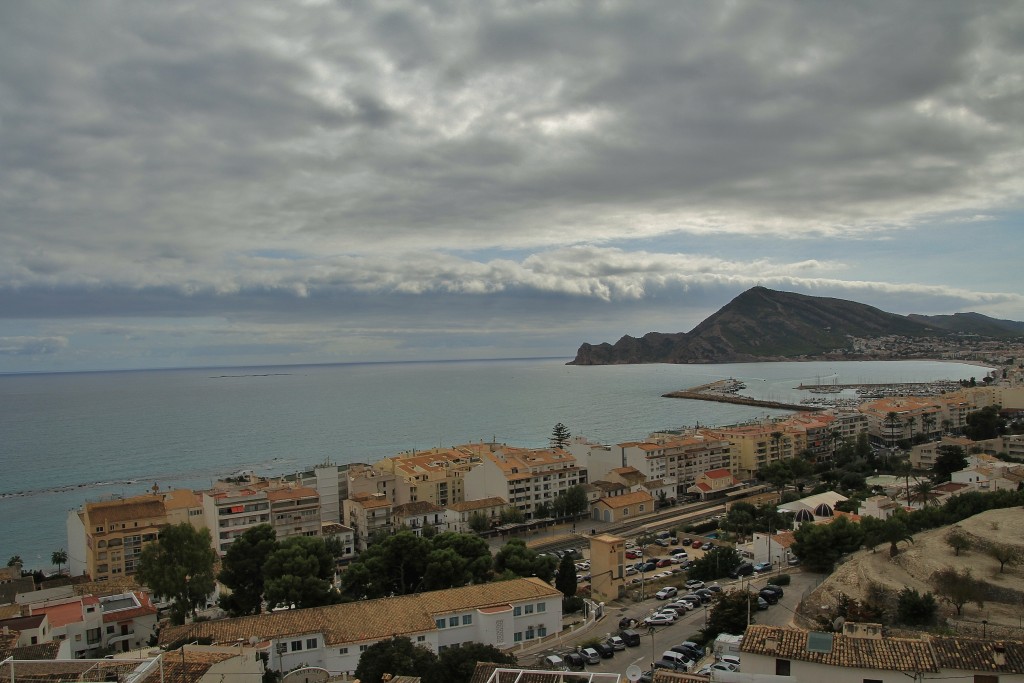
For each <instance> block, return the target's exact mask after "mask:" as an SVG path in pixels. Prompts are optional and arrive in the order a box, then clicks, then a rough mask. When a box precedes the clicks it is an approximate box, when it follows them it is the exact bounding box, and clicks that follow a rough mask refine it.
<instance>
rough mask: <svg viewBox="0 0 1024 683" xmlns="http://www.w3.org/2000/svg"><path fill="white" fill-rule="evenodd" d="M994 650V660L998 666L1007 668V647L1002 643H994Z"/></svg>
mask: <svg viewBox="0 0 1024 683" xmlns="http://www.w3.org/2000/svg"><path fill="white" fill-rule="evenodd" d="M992 649H993V650H994V651H995V652H994V656H993V660H994V661H995V664H996V666H1006V646H1005V645H1003V644H1002V643H993V645H992Z"/></svg>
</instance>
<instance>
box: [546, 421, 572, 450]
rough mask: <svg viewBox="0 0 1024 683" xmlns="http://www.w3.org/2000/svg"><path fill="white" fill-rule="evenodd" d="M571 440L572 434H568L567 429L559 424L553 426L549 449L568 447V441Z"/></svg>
mask: <svg viewBox="0 0 1024 683" xmlns="http://www.w3.org/2000/svg"><path fill="white" fill-rule="evenodd" d="M571 438H572V434H570V433H569V428H568V427H566V426H565V425H564V424H562V423H561V422H559V423H558V424H556V425H555V427H554V429H552V430H551V447H552V448H565V447H566V446H568V445H569V440H570V439H571Z"/></svg>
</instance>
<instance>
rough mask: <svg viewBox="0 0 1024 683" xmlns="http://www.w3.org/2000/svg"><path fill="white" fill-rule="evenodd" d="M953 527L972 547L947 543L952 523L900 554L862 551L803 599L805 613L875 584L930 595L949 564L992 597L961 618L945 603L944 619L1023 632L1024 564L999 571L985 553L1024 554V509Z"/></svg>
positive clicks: (969, 627)
mask: <svg viewBox="0 0 1024 683" xmlns="http://www.w3.org/2000/svg"><path fill="white" fill-rule="evenodd" d="M954 526H955V527H959V528H960V529H962V530H963V531H964V532H965V533H966V534H967V535H968V536H969V537H970V538H971V540H972V541H973V547H972V549H971V550H968V551H961V553H960V555H959V556H956V555H955V554H954V551H953V549H952V548H951V547H949V545H947V544H946V542H945V538H946V535H947V534H948V533H949V531H950V530H951V529H952V528H954V527H952V526H947V527H942V528H940V529H932V530H930V531H922V532H921V533H919V534H917V535H915V536H914V542H913V544H908V543H901V544H900V546H899V548H900V552H899V554H898V555H897V556H896V557H890V556H889V545H888V544H883V545H880V546H878V547H877V548H876V552H872V551H870V550H862V551H860V552H858V553H856V554H855V555H853V556H852V557H851V558H850V559H849V560H848V561H847V562H845V563H843V564H842V565H840V566H839V567H838V568H837V569H836V571H835V572H833V574H832V575H831V576H829V577H828V578H827V579H826V580H825V581H824V582H823V583H822V584H821V586H819V587H818V588H817V589H815V591H814V592H813V593H812V594H811V595H810V596H809V597H808V598H807V599H806V600H804V601H803V604H802V605H801V614H802V615H803V616H805V617H809V618H811V619H813V618H814V617H815V616H817V615H818V614H821V613H823V612H824V611H825V610H824V609H823V607H824V606H830V607H834V606H835V605H836V603H837V601H838V596H839V594H840V593H845V594H847V595H848V596H850V597H852V598H857V599H858V600H864V598H865V597H866V596H867V594H868V590H869V586H870V585H871V584H872V583H875V584H879V585H881V586H883V587H885V588H887V589H889V590H891V591H893V592H894V593H896V592H899V591H900V590H902V589H903V588H904V587H910V588H912V589H916V590H917V591H918V592H920V593H925V592H927V591H929V590H931V589H932V588H931V586H930V585H929V583H928V577H930V576H931V575H932V573H933V572H935V571H937V570H939V569H943V568H945V567H953V568H955V569H957V570H958V571H959V570H962V569H964V568H970V569H971V571H972V573H973V575H974V577H975V578H978V579H981V580H982V581H984V582H985V583H986V584H987V585H988V588H989V599H987V600H986V601H985V606H984V607H982V608H979V607H978V606H977V605H974V604H968V605H965V606H964V608H963V615H962V616H961V617H959V619H958V617H957V615H956V610H955V609H954V608H953V607H951V606H950V605H948V604H946V603H944V602H942V601H940V604H939V612H940V618H941V620H943V621H946V623H949V624H950V625H952V626H954V627H955V628H956V629H957V630H958V631H973V630H977V629H978V628H981V624H980V622H981V621H982V620H986V621H987V622H988V624H989V626H988V627H987V628H988V629H989V630H990V631H997V630H1000V631H1001V630H1002V629H1001V628H1000V627H1008V628H1009V627H1012V630H1013V631H1015V632H1016V633H1017V635H1018V636H1019V634H1020V628H1021V626H1022V622H1024V618H1022V617H1024V564H1022V565H1018V566H1009V565H1007V566H1006V567H1005V568H1004V570H1003V571H1002V572H1000V571H999V562H998V561H996V560H995V559H994V558H992V557H990V556H989V555H988V554H986V553H985V551H984V550H983V546H984V545H986V544H991V543H1005V544H1012V545H1015V546H1018V547H1019V548H1020V550H1021V551H1022V553H1024V509H1021V508H1006V509H1002V510H989V511H988V512H983V513H981V514H980V515H975V516H974V517H969V518H967V519H965V520H963V521H962V522H960V523H959V524H956V525H954ZM975 627H976V628H975Z"/></svg>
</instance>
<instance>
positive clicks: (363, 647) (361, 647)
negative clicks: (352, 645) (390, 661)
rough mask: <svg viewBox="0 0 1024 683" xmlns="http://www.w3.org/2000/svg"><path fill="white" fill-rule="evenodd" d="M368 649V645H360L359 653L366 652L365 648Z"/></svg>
mask: <svg viewBox="0 0 1024 683" xmlns="http://www.w3.org/2000/svg"><path fill="white" fill-rule="evenodd" d="M368 647H370V646H369V645H360V646H359V651H360V652H366V648H368Z"/></svg>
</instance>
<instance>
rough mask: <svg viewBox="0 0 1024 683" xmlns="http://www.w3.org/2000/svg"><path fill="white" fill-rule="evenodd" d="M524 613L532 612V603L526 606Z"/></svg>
mask: <svg viewBox="0 0 1024 683" xmlns="http://www.w3.org/2000/svg"><path fill="white" fill-rule="evenodd" d="M526 613H527V614H533V605H527V606H526Z"/></svg>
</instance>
